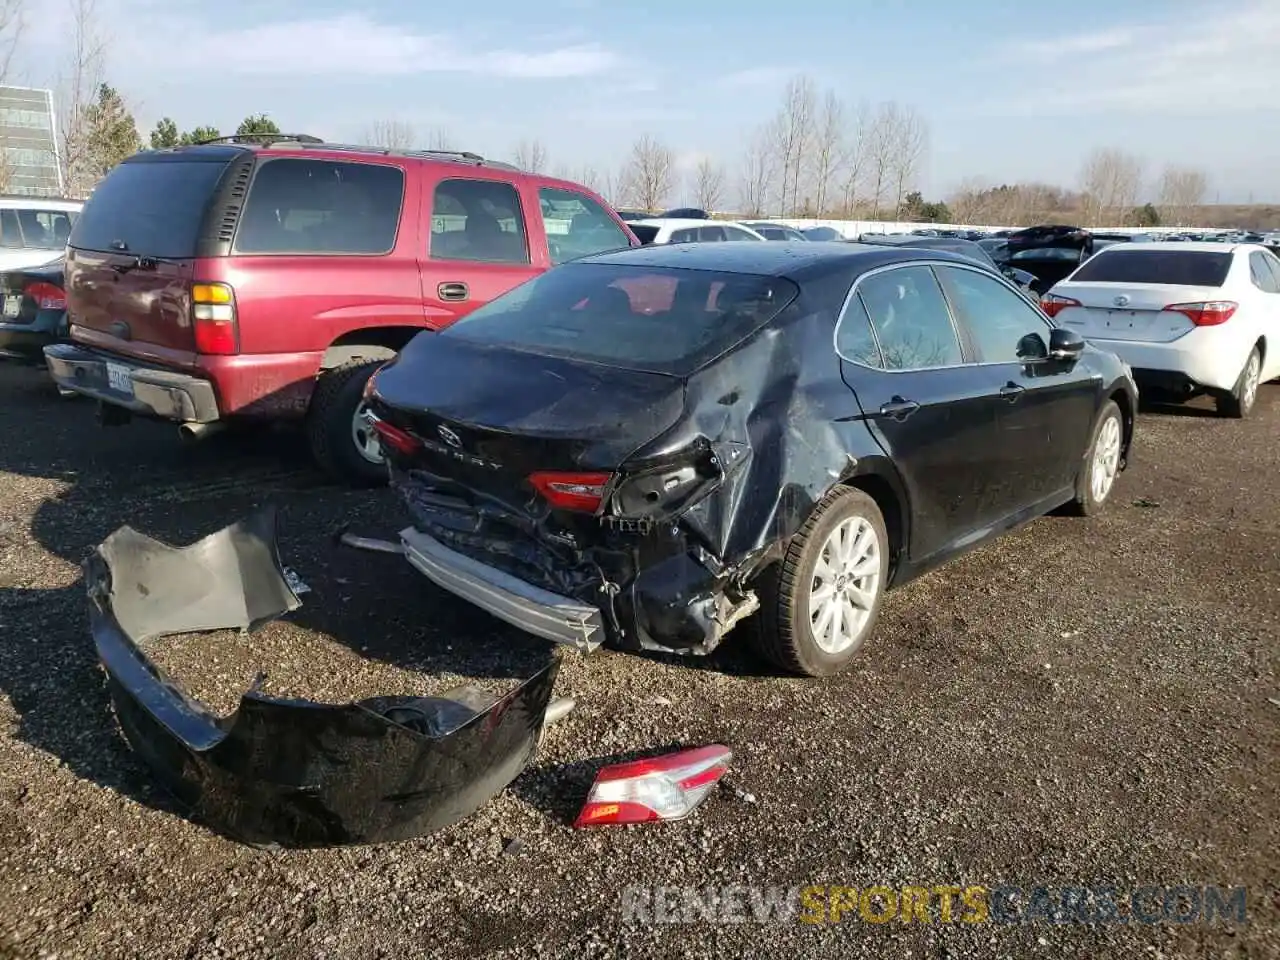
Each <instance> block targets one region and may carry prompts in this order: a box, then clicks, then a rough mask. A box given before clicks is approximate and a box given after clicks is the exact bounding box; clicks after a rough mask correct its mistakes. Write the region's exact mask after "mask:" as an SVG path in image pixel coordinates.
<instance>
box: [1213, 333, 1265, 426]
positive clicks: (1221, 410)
mask: <svg viewBox="0 0 1280 960" xmlns="http://www.w3.org/2000/svg"><path fill="white" fill-rule="evenodd" d="M1261 380H1262V354H1261V353H1260V352H1259V351H1258V348H1257V347H1254V348H1253V349H1252V350H1250V351H1249V359H1248V360H1246V361H1245V362H1244V369H1242V370H1241V371H1240V376H1239V377H1238V378H1237V379H1236V385H1235V386H1234V387H1232V388H1231V392H1230V393H1224V394H1219V396H1218V402H1217V407H1218V416H1220V417H1230V418H1231V419H1233V420H1243V419H1244V418H1245V417H1247V416H1248V415H1249V414H1250V413H1251V412H1252V411H1253V405H1254V403H1255V401H1257V399H1258V384H1259V383H1260V382H1261Z"/></svg>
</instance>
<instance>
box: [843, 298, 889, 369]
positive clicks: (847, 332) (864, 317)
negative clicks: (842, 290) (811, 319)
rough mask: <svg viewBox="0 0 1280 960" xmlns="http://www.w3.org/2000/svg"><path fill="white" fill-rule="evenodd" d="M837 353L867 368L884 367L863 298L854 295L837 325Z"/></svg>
mask: <svg viewBox="0 0 1280 960" xmlns="http://www.w3.org/2000/svg"><path fill="white" fill-rule="evenodd" d="M836 353H838V354H840V356H842V357H844V358H845V359H846V360H851V361H853V362H854V363H860V364H862V365H863V366H865V367H879V366H883V361H882V359H881V357H880V344H878V343H876V335H875V332H874V331H873V330H872V329H871V317H870V316H869V315H868V314H867V307H866V305H865V304H864V303H863V302H862V297H860V296H859V295H858V294H856V293H855V294H854V295H853V296H852V297H850V298H849V302H848V303H847V304H845V308H844V313H842V314H841V315H840V320H839V322H838V323H837V325H836Z"/></svg>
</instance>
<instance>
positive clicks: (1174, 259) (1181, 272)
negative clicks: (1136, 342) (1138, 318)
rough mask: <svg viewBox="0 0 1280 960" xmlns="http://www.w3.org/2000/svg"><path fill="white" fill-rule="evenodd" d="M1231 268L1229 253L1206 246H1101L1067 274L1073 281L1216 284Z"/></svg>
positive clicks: (1212, 285) (1218, 285) (1217, 285)
mask: <svg viewBox="0 0 1280 960" xmlns="http://www.w3.org/2000/svg"><path fill="white" fill-rule="evenodd" d="M1230 270H1231V254H1230V253H1229V252H1224V253H1216V252H1215V253H1210V252H1208V251H1207V250H1104V251H1102V252H1101V253H1099V254H1097V255H1096V256H1094V257H1093V258H1092V259H1090V260H1088V261H1086V262H1085V264H1084V266H1082V267H1081V268H1080V269H1079V270H1077V271H1076V272H1075V274H1074V275H1073V276H1072V277H1071V281H1072V282H1073V283H1074V282H1076V281H1080V282H1083V283H1162V284H1170V285H1176V286H1182V287H1220V286H1222V284H1223V283H1224V282H1225V281H1226V279H1227V274H1228V273H1229V272H1230Z"/></svg>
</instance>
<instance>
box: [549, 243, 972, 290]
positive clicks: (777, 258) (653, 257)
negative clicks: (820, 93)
mask: <svg viewBox="0 0 1280 960" xmlns="http://www.w3.org/2000/svg"><path fill="white" fill-rule="evenodd" d="M912 260H938V261H942V262H946V263H964V264H969V265H970V266H972V265H973V264H974V262H975V260H974V258H973V257H972V256H961V255H960V254H955V253H951V252H949V251H946V250H930V249H925V248H921V247H915V246H898V245H896V244H895V245H893V246H879V245H871V244H862V243H848V242H846V241H842V240H837V241H825V240H818V241H814V240H809V241H805V242H803V243H802V242H800V241H795V240H789V241H783V242H773V243H745V242H743V243H671V244H655V245H652V246H648V247H634V248H632V249H630V250H617V251H614V252H612V253H601V254H597V255H595V256H593V257H583V258H582V259H581V260H575V261H574V262H575V263H609V264H617V265H619V266H651V267H680V268H683V269H687V270H714V271H721V272H724V273H742V274H753V275H755V276H763V277H787V278H790V279H792V280H803V279H806V278H812V277H817V276H821V275H823V274H825V273H828V272H829V271H832V270H846V269H849V268H850V267H855V268H861V269H862V270H873V269H875V268H876V267H880V266H885V265H887V264H890V263H906V262H909V261H912Z"/></svg>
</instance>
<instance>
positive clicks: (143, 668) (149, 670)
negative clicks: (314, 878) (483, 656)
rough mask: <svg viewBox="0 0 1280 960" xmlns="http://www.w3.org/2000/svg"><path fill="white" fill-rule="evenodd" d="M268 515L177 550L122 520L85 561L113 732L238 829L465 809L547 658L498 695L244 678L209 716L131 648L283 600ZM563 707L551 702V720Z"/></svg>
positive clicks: (527, 753) (280, 835) (253, 832)
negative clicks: (282, 687)
mask: <svg viewBox="0 0 1280 960" xmlns="http://www.w3.org/2000/svg"><path fill="white" fill-rule="evenodd" d="M275 527H276V516H275V512H274V511H273V510H271V509H266V510H263V511H260V512H258V513H256V514H254V515H253V516H251V517H249V518H248V519H246V520H244V521H241V522H240V523H237V524H234V525H232V526H230V527H227V528H226V529H225V530H222V531H219V532H218V533H215V534H213V535H211V536H209V537H206V538H205V539H203V540H201V541H199V542H198V543H195V544H192V545H191V546H189V547H185V548H176V547H171V546H169V545H167V544H164V543H160V542H159V541H156V540H153V539H151V538H150V537H146V536H144V535H142V534H140V533H138V532H137V531H135V530H133V529H131V528H129V527H123V528H121V529H120V530H118V531H116V533H114V534H112V535H111V536H110V537H108V538H107V540H106V541H105V542H104V543H103V544H102V545H101V546H99V547H98V548H97V549H96V550H95V551H94V552H93V553H92V554H91V555H90V557H89V558H88V559H87V560H86V561H85V581H86V585H87V589H88V595H89V615H90V627H91V630H92V632H93V638H94V642H95V644H96V646H97V650H98V657H99V659H100V661H101V662H102V666H103V668H104V669H105V671H106V673H107V677H108V686H109V689H110V691H111V696H112V699H113V701H114V703H115V711H116V717H117V719H118V721H119V723H120V727H121V729H122V731H123V732H124V735H125V737H126V739H128V741H129V743H130V744H131V745H132V747H133V748H134V750H135V751H136V752H137V753H138V754H139V755H140V756H141V757H142V758H143V759H144V760H145V761H146V762H147V763H148V764H149V765H150V766H151V767H152V768H153V769H154V770H155V772H156V774H157V775H158V776H159V777H160V778H161V779H162V780H163V781H164V783H165V784H166V786H168V787H169V788H170V789H171V790H172V791H173V793H174V794H175V795H176V796H177V797H178V798H179V799H180V800H182V801H183V802H184V803H186V804H187V805H189V807H190V809H191V813H192V815H193V816H194V817H195V818H196V819H198V820H200V821H202V822H204V823H206V824H208V825H209V826H210V827H212V828H213V829H215V830H218V831H219V832H221V833H224V834H226V835H228V836H231V837H234V838H236V839H239V840H242V841H245V842H247V843H252V844H258V845H270V846H283V847H315V846H329V845H335V844H351V843H372V842H380V841H393V840H403V839H407V838H410V837H415V836H421V835H424V834H427V833H431V832H433V831H435V830H439V829H441V828H443V827H446V826H449V825H450V824H453V823H456V822H457V821H459V820H461V819H463V818H465V817H467V816H469V815H470V814H471V813H473V812H474V811H475V810H477V809H478V808H479V807H480V806H482V805H483V804H484V803H486V802H487V801H488V800H489V799H491V798H492V797H493V796H494V795H495V794H497V793H498V792H499V791H501V790H502V789H504V788H505V787H506V786H507V785H508V784H509V783H510V782H511V781H512V780H514V779H515V777H516V776H517V775H518V774H519V773H520V772H521V771H522V770H523V769H524V767H525V766H526V765H527V763H528V762H529V760H530V759H531V758H532V756H533V753H534V751H535V749H536V747H537V742H538V740H539V737H540V735H541V732H542V729H543V726H544V723H545V721H546V719H547V716H546V715H547V711H548V704H549V702H550V700H551V691H552V687H553V685H554V683H555V677H556V673H557V671H558V669H559V665H560V660H559V657H558V656H554V655H553V656H552V657H550V658H549V660H548V662H547V663H546V665H545V666H543V667H541V668H540V669H539V670H538V671H537V672H536V673H535V674H534V675H533V676H531V677H529V678H528V679H527V680H525V681H523V682H522V683H521V684H520V685H519V686H518V687H517V688H516V689H514V690H512V691H510V692H509V693H507V694H506V695H505V696H502V697H500V698H497V699H494V698H493V697H492V696H491V695H489V694H487V693H485V692H484V691H482V690H479V689H477V688H475V687H464V688H461V689H458V690H455V691H450V692H449V693H446V694H444V695H442V696H438V697H413V696H392V697H375V698H371V699H368V700H362V701H359V702H356V703H350V704H323V703H315V702H312V701H307V700H288V699H280V698H276V697H270V696H266V695H264V694H261V693H259V692H257V690H256V689H251V690H249V691H247V692H245V693H244V694H243V695H242V696H241V700H240V705H239V707H238V709H237V710H236V711H235V713H233V714H231V715H230V716H228V717H221V718H219V717H216V716H214V715H213V714H211V713H209V711H207V710H206V709H205V708H204V707H203V706H202V705H201V704H200V703H198V702H197V701H195V700H193V699H191V698H189V697H188V696H187V695H186V693H185V692H184V691H183V690H182V689H181V688H180V687H179V686H178V685H177V684H175V683H174V682H173V681H171V680H170V679H169V678H168V677H166V676H165V675H164V674H163V673H162V672H161V671H160V669H159V668H158V667H156V666H155V664H153V663H152V662H151V661H150V660H149V659H148V658H147V656H146V654H145V653H144V652H143V651H142V650H141V649H140V647H139V643H140V642H141V641H142V640H144V639H146V638H152V637H159V636H163V635H165V634H177V633H191V632H199V631H208V630H216V629H225V628H235V627H242V628H245V629H250V630H253V629H256V628H257V627H260V626H262V625H263V624H265V623H268V622H270V621H271V620H274V619H276V618H277V617H279V616H281V615H283V614H285V613H287V612H289V611H291V610H295V609H297V608H298V607H299V606H300V605H301V603H300V601H299V600H298V598H297V596H296V595H295V594H294V593H293V591H292V590H291V589H290V587H289V584H288V582H287V581H286V579H285V574H284V570H283V568H282V566H281V564H280V560H279V556H278V551H277V549H276V543H275ZM571 705H572V704H571V702H570V703H569V704H560V703H558V704H557V705H556V715H557V718H558V717H559V716H562V715H563V714H564V712H566V711H567V709H569V708H571Z"/></svg>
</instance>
